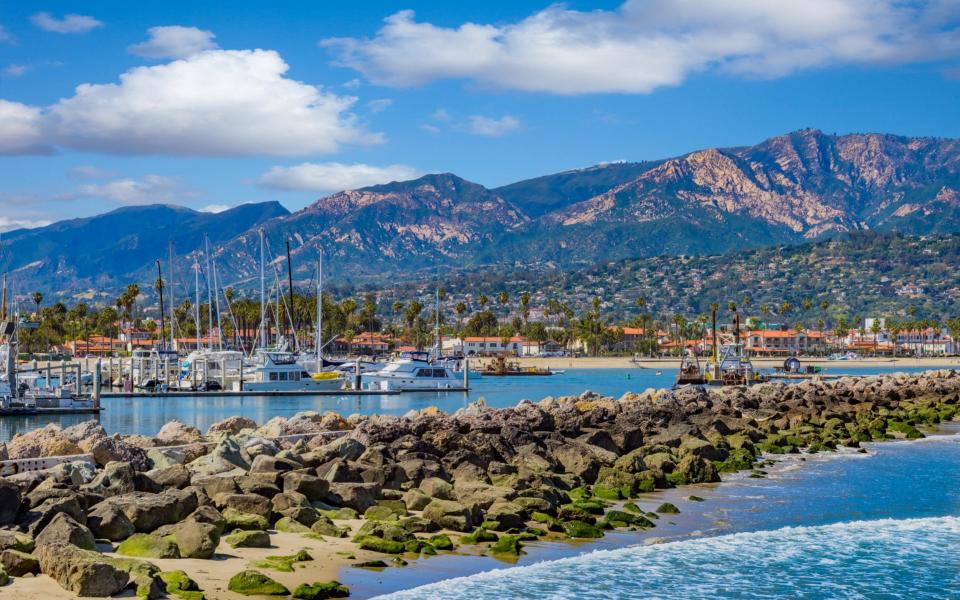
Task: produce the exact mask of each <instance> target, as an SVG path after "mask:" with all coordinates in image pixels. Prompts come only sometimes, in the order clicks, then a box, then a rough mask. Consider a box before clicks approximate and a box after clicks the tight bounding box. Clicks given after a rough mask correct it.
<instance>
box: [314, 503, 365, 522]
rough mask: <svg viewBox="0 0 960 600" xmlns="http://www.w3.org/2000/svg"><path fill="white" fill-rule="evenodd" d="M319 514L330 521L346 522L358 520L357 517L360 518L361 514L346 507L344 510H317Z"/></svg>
mask: <svg viewBox="0 0 960 600" xmlns="http://www.w3.org/2000/svg"><path fill="white" fill-rule="evenodd" d="M317 512H318V513H320V514H321V515H323V516H325V517H326V518H328V519H341V520H345V521H349V520H351V519H356V518H357V517H359V516H360V515H359V513H357V511H355V510H353V509H352V508H349V507H346V506H344V507H343V508H325V509H317Z"/></svg>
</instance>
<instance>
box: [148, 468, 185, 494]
mask: <svg viewBox="0 0 960 600" xmlns="http://www.w3.org/2000/svg"><path fill="white" fill-rule="evenodd" d="M146 475H147V476H148V477H150V479H152V480H154V481H156V482H157V484H158V485H160V486H161V487H164V488H168V487H173V488H179V489H183V488H185V487H187V486H188V485H190V469H188V468H187V467H185V466H184V465H181V464H176V463H175V464H172V465H170V466H168V467H162V468H156V469H152V470H150V471H147V473H146Z"/></svg>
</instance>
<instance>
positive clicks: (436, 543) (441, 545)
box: [427, 533, 453, 550]
mask: <svg viewBox="0 0 960 600" xmlns="http://www.w3.org/2000/svg"><path fill="white" fill-rule="evenodd" d="M427 541H428V542H430V545H431V546H433V547H434V548H435V549H437V550H453V542H452V541H451V540H450V536H448V535H447V534H445V533H438V534H436V535H431V536H430V538H429V539H428V540H427Z"/></svg>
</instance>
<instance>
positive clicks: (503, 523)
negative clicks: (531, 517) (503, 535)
mask: <svg viewBox="0 0 960 600" xmlns="http://www.w3.org/2000/svg"><path fill="white" fill-rule="evenodd" d="M526 512H527V511H526V510H524V508H523V507H522V506H520V505H519V504H517V503H515V502H510V501H507V500H497V501H496V502H494V503H493V504H492V505H491V506H490V508H488V509H487V511H486V513H485V514H484V517H485V519H484V520H485V521H496V523H497V527H495V528H494V529H496V530H497V531H506V530H507V529H520V528H522V527H524V526H525V524H526Z"/></svg>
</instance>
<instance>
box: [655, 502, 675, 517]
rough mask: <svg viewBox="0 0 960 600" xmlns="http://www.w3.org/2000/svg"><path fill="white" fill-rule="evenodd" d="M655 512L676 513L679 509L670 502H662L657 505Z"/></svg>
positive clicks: (663, 513)
mask: <svg viewBox="0 0 960 600" xmlns="http://www.w3.org/2000/svg"><path fill="white" fill-rule="evenodd" d="M657 512H658V513H660V514H662V515H678V514H680V509H679V508H677V507H676V505H674V504H672V503H670V502H664V503H663V504H661V505H660V506H658V507H657Z"/></svg>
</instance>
